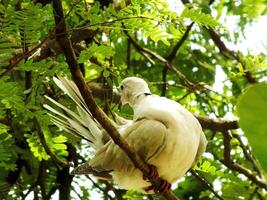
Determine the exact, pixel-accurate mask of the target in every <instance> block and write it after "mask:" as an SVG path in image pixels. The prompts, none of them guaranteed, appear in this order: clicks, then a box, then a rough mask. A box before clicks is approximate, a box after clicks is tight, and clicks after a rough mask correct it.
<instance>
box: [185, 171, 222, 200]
mask: <svg viewBox="0 0 267 200" xmlns="http://www.w3.org/2000/svg"><path fill="white" fill-rule="evenodd" d="M190 172H191V174H193V176H194V177H196V179H197V180H198V181H199V182H200V183H201V185H203V186H205V187H206V188H208V190H210V191H211V192H212V193H213V194H214V195H215V196H216V197H217V199H220V200H223V198H222V197H221V196H220V195H219V194H218V193H217V192H216V191H215V190H214V189H213V187H212V186H211V185H210V184H209V183H208V182H207V181H206V180H205V179H204V178H203V177H201V176H200V175H199V174H198V173H197V172H196V171H194V170H193V169H190Z"/></svg>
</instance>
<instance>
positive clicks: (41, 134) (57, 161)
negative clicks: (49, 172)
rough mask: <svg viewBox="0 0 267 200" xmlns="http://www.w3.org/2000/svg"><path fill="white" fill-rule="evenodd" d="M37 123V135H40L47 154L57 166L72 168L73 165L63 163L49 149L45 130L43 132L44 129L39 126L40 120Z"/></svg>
mask: <svg viewBox="0 0 267 200" xmlns="http://www.w3.org/2000/svg"><path fill="white" fill-rule="evenodd" d="M35 123H36V126H37V133H38V136H39V138H40V142H41V144H42V145H43V147H44V149H45V152H46V153H47V154H48V155H49V156H50V157H51V159H52V161H54V162H55V163H56V164H58V165H60V166H65V167H66V166H71V163H68V162H66V161H63V160H61V159H59V158H58V157H57V155H56V154H54V153H53V152H52V151H51V150H50V148H49V147H48V145H47V143H46V141H45V137H44V133H43V130H42V127H41V125H40V124H39V122H38V120H37V119H35Z"/></svg>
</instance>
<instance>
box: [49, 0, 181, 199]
mask: <svg viewBox="0 0 267 200" xmlns="http://www.w3.org/2000/svg"><path fill="white" fill-rule="evenodd" d="M53 8H54V18H55V24H56V27H57V28H56V33H57V34H56V35H58V34H60V35H61V36H60V37H56V40H57V42H58V43H59V45H60V46H61V48H62V49H63V51H64V54H65V57H66V60H67V63H68V65H69V69H70V71H71V74H72V78H73V80H74V82H75V83H76V85H77V87H78V88H79V90H80V92H81V94H82V96H83V98H84V100H85V103H86V105H87V106H88V108H89V110H90V111H91V113H92V115H93V117H94V118H96V120H97V121H98V122H99V123H100V124H101V125H102V126H103V128H104V129H105V130H106V131H107V132H108V133H109V135H110V136H111V138H112V139H113V141H114V142H115V144H117V145H118V146H120V148H122V149H123V150H124V151H125V153H126V154H127V155H128V156H129V158H130V159H131V161H132V162H133V164H134V166H135V167H137V168H138V169H140V170H141V171H142V172H143V173H144V175H145V176H147V175H148V174H149V173H150V168H149V166H148V165H147V164H146V163H145V162H144V161H143V160H142V159H141V157H140V156H139V155H138V154H136V153H135V152H134V151H133V150H132V149H131V148H130V146H129V145H128V144H127V143H126V141H125V140H124V139H123V138H122V137H121V135H120V134H119V133H118V131H117V129H116V127H114V126H113V124H112V123H111V122H110V121H109V119H108V117H107V116H106V114H105V113H104V112H103V111H102V110H101V109H100V108H99V107H98V106H97V104H96V102H95V100H94V98H93V95H92V92H91V90H90V89H89V88H88V87H87V85H86V83H85V82H84V79H83V76H82V73H81V71H80V68H79V65H78V62H77V60H76V56H75V53H74V50H73V47H72V44H71V42H70V40H69V38H68V36H67V32H66V26H65V20H64V15H63V9H62V4H61V1H60V0H53ZM161 181H162V179H160V178H158V179H157V180H150V182H151V183H152V184H153V185H159V184H160V182H161ZM164 196H165V197H166V198H167V199H171V200H175V199H177V197H175V195H173V194H172V193H171V192H170V191H168V192H166V193H165V194H164Z"/></svg>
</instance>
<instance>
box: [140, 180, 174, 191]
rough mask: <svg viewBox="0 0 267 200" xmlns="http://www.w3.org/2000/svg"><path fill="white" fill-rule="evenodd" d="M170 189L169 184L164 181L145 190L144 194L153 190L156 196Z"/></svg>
mask: <svg viewBox="0 0 267 200" xmlns="http://www.w3.org/2000/svg"><path fill="white" fill-rule="evenodd" d="M170 189H171V184H170V183H169V182H167V181H165V180H162V181H160V184H159V185H158V186H154V185H151V186H149V187H147V188H145V191H146V192H149V191H150V190H154V192H155V193H156V194H160V195H161V194H164V193H166V192H168V191H169V190H170Z"/></svg>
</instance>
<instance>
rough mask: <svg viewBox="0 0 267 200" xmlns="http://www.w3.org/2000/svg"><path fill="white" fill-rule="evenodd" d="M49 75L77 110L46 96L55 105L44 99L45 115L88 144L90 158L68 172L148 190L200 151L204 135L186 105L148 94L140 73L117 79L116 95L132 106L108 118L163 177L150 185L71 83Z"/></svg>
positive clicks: (178, 173) (172, 178)
mask: <svg viewBox="0 0 267 200" xmlns="http://www.w3.org/2000/svg"><path fill="white" fill-rule="evenodd" d="M53 79H54V82H55V83H56V85H57V86H58V87H59V88H60V89H61V90H63V91H64V92H65V93H66V94H67V95H68V96H69V97H70V98H71V99H72V100H73V101H74V103H75V104H76V106H77V109H76V110H77V112H74V111H73V110H74V109H73V108H71V109H69V108H67V107H65V106H64V105H62V104H60V103H58V102H57V101H55V100H54V99H52V98H50V97H48V96H46V98H47V99H48V100H49V101H50V102H51V103H53V104H54V106H55V107H57V108H58V109H55V108H53V107H51V106H50V105H48V104H45V105H44V107H45V108H46V109H47V110H49V111H50V113H49V115H50V116H51V120H52V121H53V123H54V124H55V125H57V126H58V127H59V128H61V129H63V130H65V131H67V132H69V133H72V134H74V135H76V136H79V137H81V138H83V139H85V140H87V141H88V142H89V144H90V145H91V147H92V148H93V149H94V151H90V153H91V154H92V158H90V160H88V161H87V162H85V163H83V164H81V165H80V166H78V167H76V168H74V170H73V171H72V172H71V173H72V174H78V175H79V174H80V175H81V174H92V175H93V176H95V177H97V178H99V179H103V180H110V179H112V180H113V181H114V182H115V183H116V184H117V185H118V186H119V187H120V188H122V189H126V190H129V189H132V190H135V191H138V192H141V193H145V194H147V193H148V194H153V193H157V192H165V191H166V187H167V189H169V188H170V185H171V184H172V183H174V182H176V181H177V180H179V179H180V178H181V177H183V176H184V175H185V174H186V172H187V171H188V170H189V169H190V168H191V167H193V166H194V165H195V164H196V163H197V162H198V160H199V159H200V157H201V155H202V154H203V153H204V152H205V149H206V145H207V139H206V137H205V135H204V133H203V131H202V128H201V125H200V123H199V122H198V120H197V119H196V118H195V117H194V115H193V114H192V113H191V112H190V111H188V110H187V109H186V108H185V107H183V106H182V105H181V104H179V103H178V102H176V101H173V100H171V99H168V98H166V97H161V96H158V95H156V94H152V93H151V91H150V89H149V87H148V84H147V83H146V81H145V80H143V79H141V78H138V77H127V78H125V79H123V81H122V82H121V84H120V86H119V92H120V95H121V99H120V101H121V104H122V105H125V104H128V105H129V106H130V107H132V109H133V118H132V119H131V120H127V119H124V118H123V117H120V116H119V115H116V120H115V121H112V123H113V124H114V126H115V127H116V128H117V130H118V132H119V134H120V135H121V136H122V138H124V139H125V140H126V142H127V143H128V144H129V145H130V147H131V148H133V150H134V151H135V152H136V153H137V154H138V155H139V156H140V157H141V158H142V159H143V160H144V161H145V162H146V163H147V164H148V165H149V166H150V167H151V169H154V170H155V171H156V172H157V174H156V176H159V177H160V178H162V179H163V180H166V182H167V183H168V184H167V185H166V184H165V186H163V187H161V188H155V187H153V186H152V185H151V183H150V182H149V181H148V180H146V178H145V177H144V176H143V174H142V172H141V171H140V170H139V169H138V168H136V167H135V166H134V164H133V163H132V162H131V160H130V159H129V157H128V156H127V154H126V153H125V152H124V151H123V150H122V149H121V148H120V147H119V146H118V145H116V144H115V143H114V141H113V140H112V139H110V137H109V135H108V133H107V132H106V131H105V130H104V129H103V128H102V127H101V124H100V123H99V122H98V121H97V120H96V119H94V118H93V116H92V114H91V112H90V110H89V109H88V107H87V106H86V103H85V101H84V99H83V97H82V95H81V93H80V91H79V89H78V87H77V86H76V85H75V83H74V82H73V81H72V80H69V79H68V78H66V77H59V78H56V77H54V78H53ZM59 109H61V110H63V112H62V111H59ZM152 171H153V170H152ZM153 175H155V174H152V175H151V176H153Z"/></svg>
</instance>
